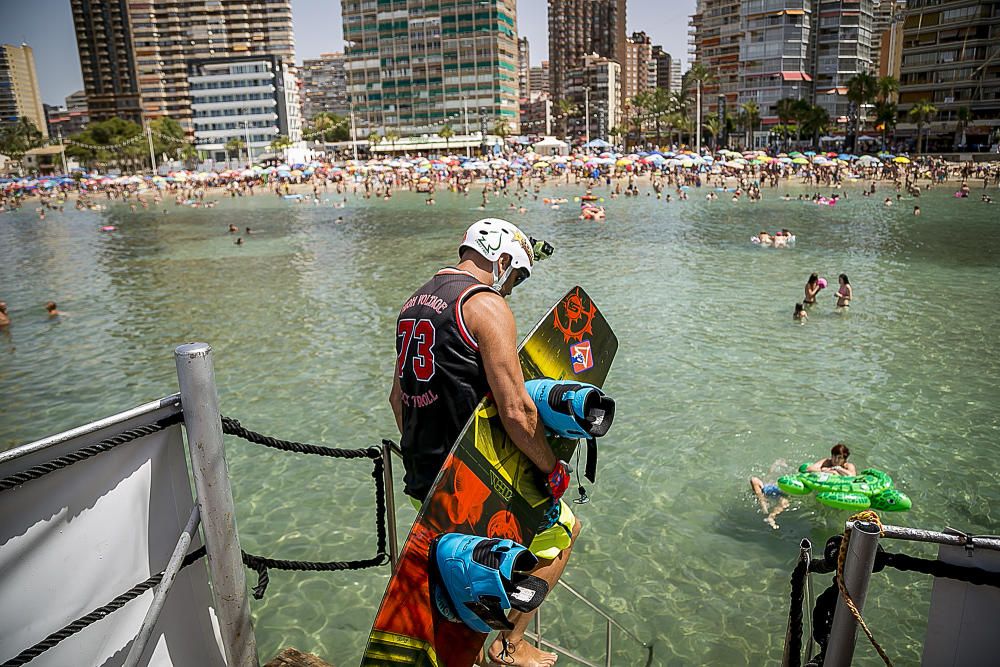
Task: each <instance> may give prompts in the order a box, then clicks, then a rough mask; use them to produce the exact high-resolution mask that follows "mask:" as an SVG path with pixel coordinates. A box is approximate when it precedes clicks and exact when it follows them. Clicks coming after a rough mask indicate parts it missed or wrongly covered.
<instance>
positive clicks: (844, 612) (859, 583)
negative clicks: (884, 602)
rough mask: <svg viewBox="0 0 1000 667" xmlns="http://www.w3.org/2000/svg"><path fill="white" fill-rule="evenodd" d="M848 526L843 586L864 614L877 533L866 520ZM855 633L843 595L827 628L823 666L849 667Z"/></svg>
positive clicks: (853, 623) (854, 626) (875, 528)
mask: <svg viewBox="0 0 1000 667" xmlns="http://www.w3.org/2000/svg"><path fill="white" fill-rule="evenodd" d="M848 527H849V528H850V531H851V541H850V544H848V545H847V560H846V562H845V563H844V585H845V586H846V587H847V592H848V593H849V594H850V596H851V599H852V600H854V605H855V606H856V607H857V608H858V611H864V608H865V599H866V598H867V597H868V581H869V580H870V579H871V576H872V566H873V565H874V564H875V552H876V550H877V549H878V539H879V530H878V526H877V525H876V524H874V523H870V522H868V521H855V522H854V523H853V524H848ZM857 630H858V628H857V623H856V621H855V620H854V616H853V615H852V614H851V610H850V609H848V608H847V605H846V604H844V598H843V596H840V597H839V598H838V599H837V609H836V610H835V611H834V613H833V627H832V628H831V629H830V642H829V644H828V645H827V651H826V660H824V662H823V665H824V667H848V665H850V664H851V660H852V659H853V657H854V640H855V637H856V635H857Z"/></svg>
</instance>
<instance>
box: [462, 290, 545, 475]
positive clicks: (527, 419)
mask: <svg viewBox="0 0 1000 667" xmlns="http://www.w3.org/2000/svg"><path fill="white" fill-rule="evenodd" d="M462 314H463V317H464V319H465V324H466V326H467V327H468V328H469V330H470V331H471V332H472V335H473V336H474V337H475V339H476V342H478V343H479V353H480V355H482V358H483V367H484V368H485V370H486V380H487V381H488V382H489V384H490V390H491V391H492V392H493V400H494V401H495V402H496V404H497V411H498V412H499V414H500V421H501V422H503V426H504V428H505V429H506V430H507V434H508V435H509V436H510V438H511V440H513V441H514V444H515V445H517V447H518V448H519V449H520V450H521V451H522V452H524V454H525V455H526V456H527V457H528V458H529V459H531V461H532V463H534V464H535V465H536V466H538V468H539V470H541V471H542V472H544V473H546V474H548V473H550V472H552V470H553V469H554V468H555V467H556V463H557V462H558V459H556V456H555V454H553V453H552V448H551V447H549V443H548V442H547V441H546V440H545V426H544V424H542V420H541V419H540V418H539V416H538V409H537V408H536V407H535V403H534V401H532V400H531V397H530V396H528V391H527V389H525V388H524V374H523V373H522V372H521V362H520V360H519V359H518V357H517V326H516V325H515V323H514V315H513V313H511V312H510V308H508V307H507V304H506V303H505V302H504V300H503V297H501V296H499V295H498V294H492V293H489V292H482V293H480V294H474V295H473V296H471V297H469V300H468V301H466V302H465V304H464V306H463V308H462Z"/></svg>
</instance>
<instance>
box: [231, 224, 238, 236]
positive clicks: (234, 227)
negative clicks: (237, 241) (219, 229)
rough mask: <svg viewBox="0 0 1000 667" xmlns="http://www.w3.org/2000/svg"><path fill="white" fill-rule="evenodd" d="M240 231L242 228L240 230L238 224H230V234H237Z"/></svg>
mask: <svg viewBox="0 0 1000 667" xmlns="http://www.w3.org/2000/svg"><path fill="white" fill-rule="evenodd" d="M238 231H240V230H239V228H238V227H237V226H236V225H234V224H230V225H229V233H230V234H235V233H236V232H238Z"/></svg>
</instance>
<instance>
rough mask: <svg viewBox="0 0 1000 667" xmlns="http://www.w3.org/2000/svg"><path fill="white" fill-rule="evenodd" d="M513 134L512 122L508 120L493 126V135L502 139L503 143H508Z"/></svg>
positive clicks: (500, 121) (499, 121) (503, 119)
mask: <svg viewBox="0 0 1000 667" xmlns="http://www.w3.org/2000/svg"><path fill="white" fill-rule="evenodd" d="M511 132H512V130H511V127H510V121H509V120H507V119H506V118H501V119H500V120H498V121H497V122H496V123H494V124H493V134H495V135H497V136H498V137H500V139H501V140H502V141H506V140H507V137H509V136H510V133H511Z"/></svg>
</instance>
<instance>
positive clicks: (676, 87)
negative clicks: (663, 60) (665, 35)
mask: <svg viewBox="0 0 1000 667" xmlns="http://www.w3.org/2000/svg"><path fill="white" fill-rule="evenodd" d="M683 82H684V77H683V75H682V74H681V61H680V59H678V58H674V59H672V60H671V61H670V92H672V93H680V92H681V87H682V84H683Z"/></svg>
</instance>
